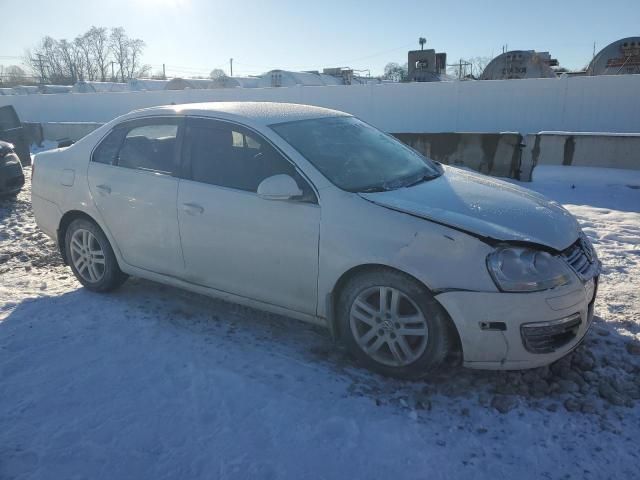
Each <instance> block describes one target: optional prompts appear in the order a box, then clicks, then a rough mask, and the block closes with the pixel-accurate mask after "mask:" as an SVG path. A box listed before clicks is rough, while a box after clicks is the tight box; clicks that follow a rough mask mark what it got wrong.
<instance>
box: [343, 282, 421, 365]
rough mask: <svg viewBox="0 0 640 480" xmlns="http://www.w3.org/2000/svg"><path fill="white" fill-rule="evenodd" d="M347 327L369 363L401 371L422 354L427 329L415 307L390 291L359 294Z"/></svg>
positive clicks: (407, 299) (382, 288)
mask: <svg viewBox="0 0 640 480" xmlns="http://www.w3.org/2000/svg"><path fill="white" fill-rule="evenodd" d="M349 326H350V327H351V333H352V334H353V338H354V339H355V340H356V342H357V343H358V346H359V347H360V348H361V349H362V350H363V351H364V352H365V353H366V354H367V355H368V356H369V357H371V358H372V359H373V360H375V361H376V362H379V363H382V364H384V365H388V366H393V367H403V366H405V365H409V364H410V363H413V362H415V361H416V360H417V359H418V358H420V356H421V355H422V354H423V353H424V351H425V349H426V348H427V340H428V339H429V327H428V325H427V321H426V319H425V318H424V315H423V313H422V312H421V311H420V309H419V308H418V306H417V305H416V303H415V302H414V301H413V300H411V298H409V296H408V295H406V294H405V293H403V292H401V291H400V290H398V289H395V288H392V287H383V286H379V287H371V288H368V289H366V290H364V291H363V292H361V293H360V294H359V295H358V296H357V297H356V299H355V300H354V302H353V304H352V305H351V311H350V313H349Z"/></svg>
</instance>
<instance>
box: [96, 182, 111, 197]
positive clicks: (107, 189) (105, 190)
mask: <svg viewBox="0 0 640 480" xmlns="http://www.w3.org/2000/svg"><path fill="white" fill-rule="evenodd" d="M96 188H97V189H98V191H99V192H100V193H101V194H102V195H109V194H110V193H111V187H110V186H109V185H105V184H101V185H96Z"/></svg>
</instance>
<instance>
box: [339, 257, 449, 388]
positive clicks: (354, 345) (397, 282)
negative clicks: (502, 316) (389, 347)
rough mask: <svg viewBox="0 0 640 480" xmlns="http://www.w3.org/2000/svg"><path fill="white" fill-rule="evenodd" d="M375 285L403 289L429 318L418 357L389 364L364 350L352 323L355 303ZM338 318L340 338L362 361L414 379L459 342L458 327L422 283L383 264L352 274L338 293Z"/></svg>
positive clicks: (434, 366) (381, 370)
mask: <svg viewBox="0 0 640 480" xmlns="http://www.w3.org/2000/svg"><path fill="white" fill-rule="evenodd" d="M375 287H391V288H393V289H396V290H399V291H400V292H401V293H402V294H404V295H406V296H407V297H409V298H410V299H411V301H413V303H414V304H415V306H416V307H417V308H418V309H419V310H420V312H421V313H422V315H423V317H424V320H426V323H427V329H428V330H427V331H428V335H427V340H426V347H423V348H424V351H423V353H422V354H421V355H420V356H419V357H418V358H417V359H416V360H415V361H413V362H411V363H409V364H407V365H403V366H389V365H385V364H384V363H380V362H378V361H377V360H376V359H374V358H372V357H371V356H370V355H369V354H368V353H366V352H365V351H364V349H363V347H361V346H360V345H359V344H358V342H357V340H356V338H355V337H354V334H353V332H352V329H351V325H350V315H351V307H352V305H353V303H354V301H355V300H356V299H358V297H359V296H360V295H361V294H362V293H363V292H366V291H367V290H368V289H372V288H375ZM336 319H337V324H338V325H337V326H338V329H339V334H340V338H341V340H342V341H343V342H344V343H345V345H346V347H347V349H348V350H349V352H350V353H351V354H352V355H353V356H354V357H355V358H356V360H357V361H358V363H360V364H361V365H363V366H365V367H367V368H369V369H370V370H373V371H375V372H378V373H380V374H382V375H386V376H391V377H396V378H401V379H410V380H415V379H419V378H423V377H426V376H427V375H429V374H430V373H432V372H434V371H435V370H436V369H437V368H438V367H439V366H440V365H441V364H442V363H443V362H444V360H445V359H446V357H447V355H448V354H449V353H450V352H451V351H452V350H453V348H454V345H455V333H454V332H453V331H452V328H455V327H453V326H452V324H451V321H450V320H449V317H448V315H447V313H446V311H445V310H444V309H443V307H442V306H441V305H440V304H439V303H438V302H437V301H436V300H435V299H434V298H433V295H431V293H430V292H429V291H428V290H427V289H426V288H425V287H424V286H423V285H422V284H420V283H419V282H417V281H416V280H415V279H413V278H412V277H410V276H408V275H405V274H403V273H401V272H399V271H396V270H391V269H384V268H380V269H376V270H370V271H365V272H362V273H360V274H357V275H355V276H353V277H352V278H350V279H349V280H348V281H347V282H346V284H345V285H344V286H343V287H342V289H341V291H340V292H339V294H338V302H337V304H336ZM376 328H377V327H376ZM394 338H395V337H394Z"/></svg>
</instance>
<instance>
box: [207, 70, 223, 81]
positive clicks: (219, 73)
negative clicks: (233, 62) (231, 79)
mask: <svg viewBox="0 0 640 480" xmlns="http://www.w3.org/2000/svg"><path fill="white" fill-rule="evenodd" d="M209 78H210V79H211V80H223V79H225V78H227V74H226V72H225V71H224V70H222V69H221V68H214V69H213V70H211V72H210V73H209Z"/></svg>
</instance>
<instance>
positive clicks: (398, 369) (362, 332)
mask: <svg viewBox="0 0 640 480" xmlns="http://www.w3.org/2000/svg"><path fill="white" fill-rule="evenodd" d="M336 313H337V315H338V321H339V326H340V330H341V337H342V338H343V339H344V341H345V343H346V344H347V347H348V349H349V350H350V352H351V353H352V354H353V355H354V356H355V357H356V358H357V359H358V360H359V361H360V362H361V363H363V364H364V365H365V366H367V367H368V368H370V369H372V370H375V371H377V372H379V373H382V374H384V375H389V376H394V377H399V378H408V379H416V378H421V377H424V376H426V375H427V374H429V373H430V372H431V371H433V370H434V369H435V368H436V367H438V366H439V365H440V364H441V363H442V362H443V361H444V359H445V358H446V356H447V354H448V353H449V351H450V350H451V348H452V346H453V340H454V339H453V334H452V332H451V327H450V324H449V320H448V317H447V315H446V313H445V311H444V310H443V308H442V307H441V306H440V305H439V304H438V303H437V302H436V301H435V299H434V298H433V296H432V295H431V294H430V293H429V291H428V290H427V289H426V288H424V286H422V285H421V284H420V283H418V282H417V281H416V280H414V279H413V278H411V277H409V276H407V275H405V274H403V273H401V272H397V271H394V270H382V269H381V270H376V271H369V272H365V273H362V274H359V275H356V276H355V277H353V278H351V279H350V280H349V281H348V282H347V284H346V285H345V286H344V288H343V289H342V292H341V293H340V297H339V301H338V306H337V312H336Z"/></svg>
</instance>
